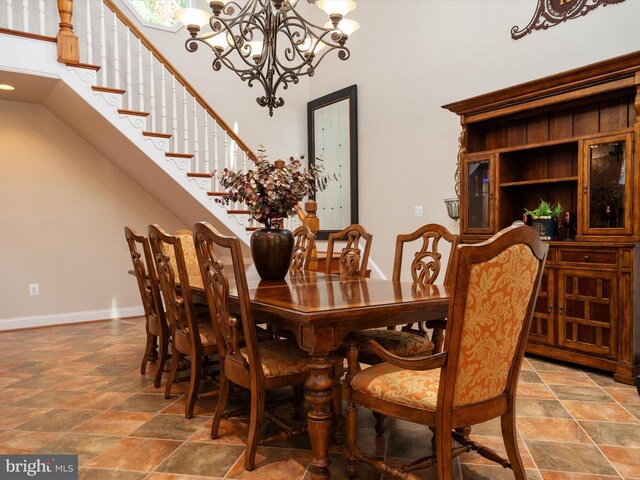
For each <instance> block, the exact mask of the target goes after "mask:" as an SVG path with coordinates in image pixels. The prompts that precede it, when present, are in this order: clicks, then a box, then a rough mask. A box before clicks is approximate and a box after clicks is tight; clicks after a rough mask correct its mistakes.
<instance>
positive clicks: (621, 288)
mask: <svg viewBox="0 0 640 480" xmlns="http://www.w3.org/2000/svg"><path fill="white" fill-rule="evenodd" d="M443 108H446V109H448V110H450V111H451V112H454V113H456V114H458V115H459V116H460V120H461V124H462V134H461V135H460V152H459V155H458V174H459V182H457V185H456V189H457V191H458V193H459V196H460V222H461V223H460V227H461V235H462V241H463V242H467V243H469V242H478V241H481V240H485V239H487V238H488V237H490V236H491V235H493V234H494V233H496V232H498V231H499V230H500V229H502V228H504V227H506V226H508V225H510V224H511V223H512V222H513V221H514V220H521V219H523V213H524V209H525V208H527V209H530V210H532V209H534V208H535V207H537V206H538V205H539V203H540V200H541V199H542V200H546V201H549V202H551V203H552V204H555V203H556V202H560V204H561V205H562V206H563V209H564V211H565V212H569V215H568V218H567V220H568V221H569V226H568V227H567V226H566V225H562V224H561V225H559V232H558V236H557V239H556V240H554V241H550V242H549V246H550V248H549V255H548V259H547V264H546V268H545V273H544V278H543V284H542V288H541V292H540V294H539V296H538V299H537V304H536V308H535V314H534V320H533V323H532V327H531V333H530V336H529V343H528V347H527V350H528V351H529V352H531V353H535V354H539V355H544V356H546V357H550V358H555V359H560V360H565V361H568V362H573V363H576V364H580V365H585V366H589V367H594V368H599V369H603V370H608V371H611V372H614V379H615V380H617V381H619V382H623V383H628V384H632V383H633V378H634V377H635V376H637V375H638V374H640V288H639V286H638V284H639V282H640V277H639V275H640V141H639V139H640V51H639V52H634V53H631V54H628V55H624V56H621V57H616V58H613V59H611V60H607V61H603V62H599V63H596V64H593V65H588V66H586V67H583V68H578V69H575V70H571V71H568V72H564V73H560V74H557V75H553V76H550V77H545V78H542V79H539V80H534V81H532V82H528V83H524V84H521V85H516V86H514V87H509V88H505V89H503V90H498V91H496V92H492V93H488V94H485V95H480V96H478V97H474V98H470V99H466V100H461V101H459V102H455V103H451V104H449V105H445V106H444V107H443ZM561 218H562V219H564V212H563V214H562V215H561ZM565 223H566V222H565Z"/></svg>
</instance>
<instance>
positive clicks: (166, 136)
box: [142, 131, 171, 138]
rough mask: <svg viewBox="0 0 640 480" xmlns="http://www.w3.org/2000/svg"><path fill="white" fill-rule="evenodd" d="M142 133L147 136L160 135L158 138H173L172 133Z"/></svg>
mask: <svg viewBox="0 0 640 480" xmlns="http://www.w3.org/2000/svg"><path fill="white" fill-rule="evenodd" d="M142 135H144V136H145V137H158V138H171V134H170V133H159V132H146V131H145V132H142Z"/></svg>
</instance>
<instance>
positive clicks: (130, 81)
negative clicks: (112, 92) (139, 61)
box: [125, 28, 133, 110]
mask: <svg viewBox="0 0 640 480" xmlns="http://www.w3.org/2000/svg"><path fill="white" fill-rule="evenodd" d="M126 44H127V52H126V60H125V62H126V64H127V66H126V68H127V72H126V79H125V81H126V82H127V110H133V75H132V72H131V30H129V29H128V28H127V39H126Z"/></svg>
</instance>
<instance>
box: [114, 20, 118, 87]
mask: <svg viewBox="0 0 640 480" xmlns="http://www.w3.org/2000/svg"><path fill="white" fill-rule="evenodd" d="M113 87H114V88H120V47H119V45H118V16H117V15H116V14H115V12H114V14H113Z"/></svg>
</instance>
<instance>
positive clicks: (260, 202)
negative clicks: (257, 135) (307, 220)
mask: <svg viewBox="0 0 640 480" xmlns="http://www.w3.org/2000/svg"><path fill="white" fill-rule="evenodd" d="M303 158H304V157H302V156H301V157H300V158H294V157H291V158H289V160H288V161H286V162H285V161H283V160H276V161H275V162H274V163H271V162H270V161H269V160H267V155H266V153H265V150H264V147H262V146H261V147H260V149H258V154H257V159H256V160H254V167H253V168H252V169H249V170H247V171H246V172H233V171H231V170H229V169H227V168H225V169H224V170H223V171H222V172H216V173H217V175H218V178H219V179H220V185H221V186H222V187H224V188H225V189H226V193H225V195H223V196H222V197H221V198H216V202H218V203H221V204H224V205H228V204H229V203H230V202H244V203H245V204H246V206H247V209H248V210H249V212H250V215H251V218H253V219H254V220H256V221H257V222H259V223H262V224H263V225H264V228H261V229H259V230H256V231H255V232H253V234H252V235H251V254H252V256H253V263H254V264H255V266H256V270H257V271H258V274H259V275H260V278H262V279H263V280H282V279H283V278H284V277H285V276H286V274H287V272H288V271H289V264H290V263H291V256H292V253H293V243H294V240H293V235H292V234H291V232H290V231H289V230H286V229H284V228H282V221H283V220H284V219H285V218H287V217H290V216H293V215H294V214H295V206H296V205H297V204H298V203H299V202H300V201H301V200H302V199H303V198H305V197H307V196H309V195H311V194H313V193H314V191H322V190H324V189H325V188H326V186H327V183H328V181H329V177H327V176H323V175H322V170H323V166H322V163H320V162H315V163H312V164H311V165H309V168H308V169H304V168H303V166H302V159H303ZM332 178H333V177H332Z"/></svg>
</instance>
